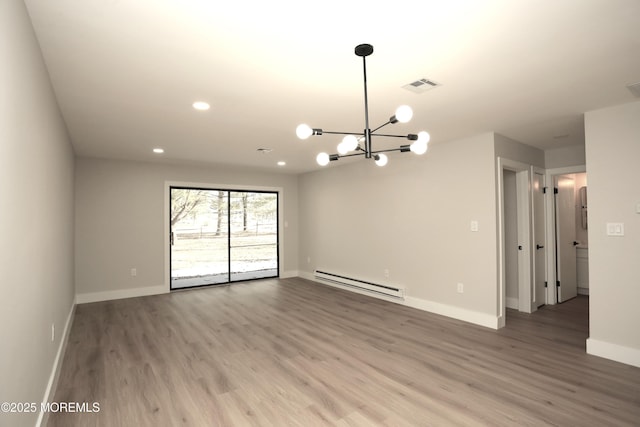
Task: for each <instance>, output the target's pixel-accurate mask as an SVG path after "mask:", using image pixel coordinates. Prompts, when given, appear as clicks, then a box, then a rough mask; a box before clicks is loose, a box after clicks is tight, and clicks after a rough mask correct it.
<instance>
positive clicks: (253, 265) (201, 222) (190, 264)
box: [169, 186, 280, 290]
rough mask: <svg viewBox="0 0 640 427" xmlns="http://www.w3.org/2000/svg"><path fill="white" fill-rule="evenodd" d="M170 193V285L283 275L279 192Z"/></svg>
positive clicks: (201, 190) (188, 189) (171, 190)
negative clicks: (281, 269)
mask: <svg viewBox="0 0 640 427" xmlns="http://www.w3.org/2000/svg"><path fill="white" fill-rule="evenodd" d="M169 193H170V197H169V203H170V206H169V212H170V220H169V221H170V224H169V228H170V230H169V245H170V251H169V254H170V260H169V263H170V272H171V276H170V289H171V290H175V289H184V288H193V287H198V286H207V285H216V284H226V283H232V282H238V281H246V280H253V279H264V278H272V277H279V265H280V263H279V230H278V223H279V221H278V216H279V214H278V206H279V204H278V192H277V191H245V190H229V189H209V188H192V187H174V186H171V187H169Z"/></svg>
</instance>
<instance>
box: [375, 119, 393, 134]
mask: <svg viewBox="0 0 640 427" xmlns="http://www.w3.org/2000/svg"><path fill="white" fill-rule="evenodd" d="M390 124H391V120H389V121H388V122H387V123H384V124H381V125H380V126H378V127H377V128H375V129H373V130H372V131H371V133H372V134H373V133H374V132H376V131H378V130H380V129H382V128H383V127H385V126H386V125H390Z"/></svg>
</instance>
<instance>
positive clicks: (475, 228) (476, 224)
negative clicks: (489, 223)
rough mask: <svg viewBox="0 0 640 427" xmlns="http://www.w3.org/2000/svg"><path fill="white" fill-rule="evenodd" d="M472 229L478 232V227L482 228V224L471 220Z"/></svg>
mask: <svg viewBox="0 0 640 427" xmlns="http://www.w3.org/2000/svg"><path fill="white" fill-rule="evenodd" d="M470 227H471V231H473V232H476V231H478V229H479V228H480V226H479V225H478V221H471V225H470Z"/></svg>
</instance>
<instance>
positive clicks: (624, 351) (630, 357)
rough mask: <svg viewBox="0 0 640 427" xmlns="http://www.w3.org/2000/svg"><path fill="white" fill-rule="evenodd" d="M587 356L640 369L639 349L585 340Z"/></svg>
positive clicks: (591, 339)
mask: <svg viewBox="0 0 640 427" xmlns="http://www.w3.org/2000/svg"><path fill="white" fill-rule="evenodd" d="M587 354H591V355H593V356H598V357H604V358H605V359H610V360H614V361H616V362H620V363H625V364H627V365H631V366H636V367H638V368H640V349H637V348H632V347H625V346H622V345H618V344H612V343H610V342H606V341H600V340H594V339H593V338H587Z"/></svg>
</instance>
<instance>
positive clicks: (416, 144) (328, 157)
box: [296, 44, 429, 166]
mask: <svg viewBox="0 0 640 427" xmlns="http://www.w3.org/2000/svg"><path fill="white" fill-rule="evenodd" d="M372 53H373V46H371V45H370V44H360V45H358V46H356V48H355V54H356V55H357V56H360V57H362V71H363V76H364V121H365V129H364V131H363V132H362V133H358V132H335V131H323V130H322V129H319V128H311V127H309V126H308V125H306V124H302V125H299V126H298V127H297V129H296V134H297V135H298V137H299V138H300V139H307V138H309V137H310V136H312V135H322V134H323V133H325V134H332V135H345V137H344V138H343V140H342V142H341V143H340V144H338V154H327V153H320V154H318V156H317V157H316V160H317V162H318V164H320V165H321V166H325V165H327V164H328V163H329V162H331V161H335V160H338V159H340V158H341V157H353V156H362V155H364V157H365V158H366V159H370V158H373V159H374V160H375V161H376V164H377V165H378V166H384V165H385V164H387V160H388V159H387V156H386V155H385V154H384V153H388V152H391V151H400V152H401V153H404V152H407V151H413V152H414V153H416V154H424V153H425V152H426V151H427V144H428V142H429V134H428V133H427V132H424V131H422V132H419V133H418V134H413V133H410V134H408V135H387V134H376V133H375V132H377V131H378V130H380V129H381V128H383V127H384V126H386V125H388V124H394V123H398V122H401V123H406V122H408V121H409V120H411V117H412V116H413V111H412V110H411V108H410V107H408V106H406V105H401V106H400V107H398V109H397V110H396V113H395V114H394V115H393V116H391V117H390V118H389V120H388V121H387V122H386V123H383V124H382V125H380V126H378V127H377V128H375V129H374V130H371V128H370V126H369V96H368V93H367V56H369V55H371V54H372ZM356 135H358V136H356ZM372 136H380V137H390V138H406V139H408V140H409V141H413V142H412V143H411V144H407V145H401V146H400V147H398V148H391V149H384V150H376V151H374V150H373V148H372V142H371V140H372ZM363 140H364V147H362V146H360V142H361V141H363ZM350 151H356V152H355V153H350V154H349V152H350Z"/></svg>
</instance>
